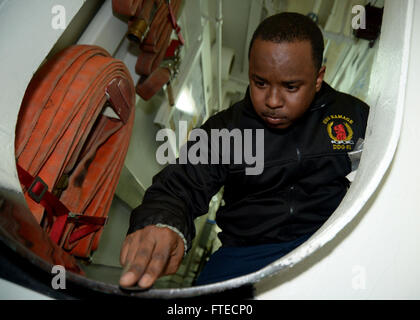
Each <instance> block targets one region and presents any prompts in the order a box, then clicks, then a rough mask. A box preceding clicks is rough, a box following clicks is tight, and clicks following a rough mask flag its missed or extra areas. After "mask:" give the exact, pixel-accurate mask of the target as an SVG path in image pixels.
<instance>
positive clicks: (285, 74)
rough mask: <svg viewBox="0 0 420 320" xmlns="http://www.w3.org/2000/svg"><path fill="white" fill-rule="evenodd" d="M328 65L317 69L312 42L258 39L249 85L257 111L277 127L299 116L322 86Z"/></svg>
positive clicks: (283, 126)
mask: <svg viewBox="0 0 420 320" xmlns="http://www.w3.org/2000/svg"><path fill="white" fill-rule="evenodd" d="M324 73H325V67H322V68H321V69H320V70H316V68H315V64H314V61H313V58H312V47H311V44H310V42H309V41H296V42H282V43H275V42H271V41H265V40H261V39H258V38H257V39H255V41H254V43H253V45H252V48H251V53H250V57H249V84H250V85H249V88H250V95H251V101H252V104H253V105H254V109H255V111H256V112H257V114H258V115H259V116H260V117H261V118H262V119H263V120H264V121H265V123H266V124H267V125H268V126H269V127H271V128H274V129H286V128H288V127H290V126H291V125H292V124H293V123H294V122H295V121H296V120H297V119H299V118H300V117H301V116H302V115H303V114H304V113H305V111H306V110H307V109H308V108H309V106H310V104H311V103H312V101H313V99H314V97H315V93H316V92H318V91H319V90H320V89H321V85H322V81H323V77H324Z"/></svg>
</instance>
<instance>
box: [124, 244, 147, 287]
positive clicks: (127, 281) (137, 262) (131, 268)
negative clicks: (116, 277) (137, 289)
mask: <svg viewBox="0 0 420 320" xmlns="http://www.w3.org/2000/svg"><path fill="white" fill-rule="evenodd" d="M154 245H155V244H154V243H153V242H151V241H150V240H145V241H142V242H140V244H139V245H138V246H136V243H134V242H133V241H132V242H131V245H130V248H129V249H128V251H127V256H126V261H125V262H126V264H125V270H126V271H125V272H124V273H123V275H122V277H121V278H120V285H121V286H124V287H130V286H133V285H135V284H136V283H137V282H139V280H140V278H141V277H142V276H143V274H144V272H145V270H146V268H147V266H148V264H149V262H150V259H151V257H152V253H153V249H154ZM133 247H134V248H133ZM146 284H148V283H147V282H146ZM139 285H140V282H139ZM141 287H145V285H144V283H142V284H141Z"/></svg>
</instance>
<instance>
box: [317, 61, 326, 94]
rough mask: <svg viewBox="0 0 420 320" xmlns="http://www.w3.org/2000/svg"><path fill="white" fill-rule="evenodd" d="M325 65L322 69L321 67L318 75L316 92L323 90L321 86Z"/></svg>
mask: <svg viewBox="0 0 420 320" xmlns="http://www.w3.org/2000/svg"><path fill="white" fill-rule="evenodd" d="M325 69H326V67H325V66H322V67H321V69H319V71H318V75H317V76H316V84H315V87H316V92H318V91H319V90H321V86H322V82H323V81H324V76H325Z"/></svg>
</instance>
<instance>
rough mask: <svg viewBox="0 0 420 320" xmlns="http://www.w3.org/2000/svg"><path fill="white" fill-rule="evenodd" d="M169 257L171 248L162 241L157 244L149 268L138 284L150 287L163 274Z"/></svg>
mask: <svg viewBox="0 0 420 320" xmlns="http://www.w3.org/2000/svg"><path fill="white" fill-rule="evenodd" d="M169 258H170V254H169V248H168V247H167V246H165V245H164V244H163V245H162V243H160V244H158V245H156V247H155V249H154V251H153V254H152V257H151V260H150V262H149V264H148V265H147V269H146V271H145V272H144V275H143V276H142V277H141V279H140V281H139V282H138V285H139V286H140V287H142V288H148V287H150V286H151V285H152V284H153V283H154V282H155V281H156V280H157V279H158V278H159V277H160V276H161V275H162V274H163V272H164V269H165V268H166V265H167V264H168V261H169Z"/></svg>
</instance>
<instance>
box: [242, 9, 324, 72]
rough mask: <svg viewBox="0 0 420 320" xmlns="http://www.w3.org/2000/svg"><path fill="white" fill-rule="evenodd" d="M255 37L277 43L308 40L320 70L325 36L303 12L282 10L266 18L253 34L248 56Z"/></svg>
mask: <svg viewBox="0 0 420 320" xmlns="http://www.w3.org/2000/svg"><path fill="white" fill-rule="evenodd" d="M255 39H261V40H266V41H272V42H276V43H281V42H295V41H305V40H308V41H309V42H310V43H311V46H312V57H313V60H314V64H315V67H316V68H317V70H319V69H320V68H321V66H322V62H323V55H324V37H323V36H322V32H321V29H320V28H319V27H318V25H317V24H316V23H315V22H314V21H313V20H312V19H311V18H309V17H307V16H305V15H303V14H300V13H295V12H282V13H278V14H275V15H272V16H270V17H268V18H266V19H264V20H263V21H262V22H261V23H260V24H259V26H258V27H257V29H256V30H255V32H254V35H253V36H252V39H251V43H250V45H249V52H248V58H249V56H250V55H251V49H252V45H253V43H254V41H255Z"/></svg>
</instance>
